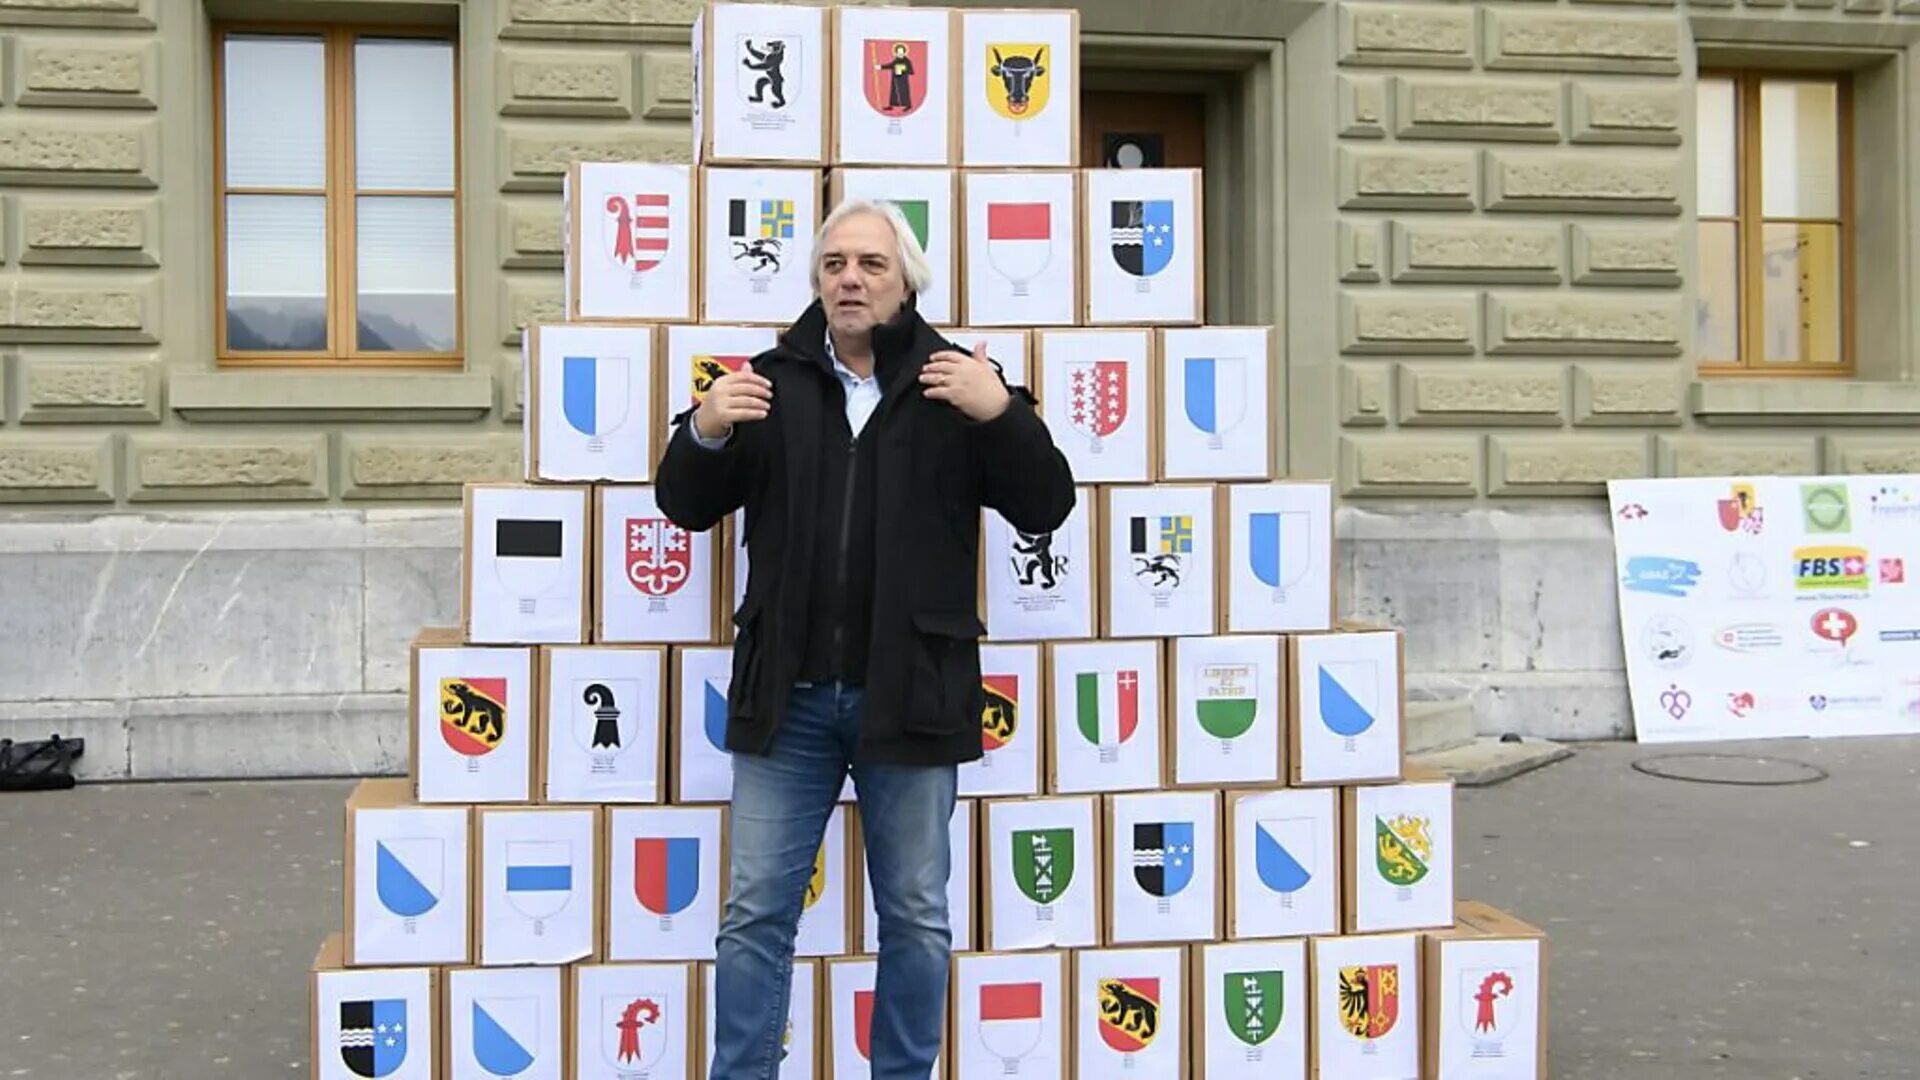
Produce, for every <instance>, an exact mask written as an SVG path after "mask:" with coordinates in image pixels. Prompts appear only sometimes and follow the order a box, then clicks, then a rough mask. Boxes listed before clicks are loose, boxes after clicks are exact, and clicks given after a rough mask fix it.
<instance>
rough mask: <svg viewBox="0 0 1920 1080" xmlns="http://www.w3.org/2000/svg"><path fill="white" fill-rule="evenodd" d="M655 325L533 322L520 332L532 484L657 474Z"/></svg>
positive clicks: (525, 448)
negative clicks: (569, 324) (521, 334)
mask: <svg viewBox="0 0 1920 1080" xmlns="http://www.w3.org/2000/svg"><path fill="white" fill-rule="evenodd" d="M653 338H654V328H653V327H651V326H587V325H577V326H564V325H553V324H535V325H533V326H529V327H527V329H526V333H525V334H524V335H523V336H522V337H521V377H522V380H523V382H524V384H525V385H524V387H523V393H524V394H525V396H526V417H525V421H524V423H523V424H522V434H521V441H522V456H523V457H524V458H525V460H526V476H527V479H528V480H530V481H540V480H553V481H589V480H605V481H627V482H644V481H647V480H651V479H652V478H653V463H654V460H655V459H656V458H658V457H659V454H660V448H661V443H660V442H659V439H658V434H657V430H656V428H655V425H654V423H653V420H654V413H655V409H654V404H653V399H654V397H655V395H656V394H657V393H658V388H657V387H656V386H655V383H656V382H658V377H657V376H656V374H655V365H654V363H653Z"/></svg>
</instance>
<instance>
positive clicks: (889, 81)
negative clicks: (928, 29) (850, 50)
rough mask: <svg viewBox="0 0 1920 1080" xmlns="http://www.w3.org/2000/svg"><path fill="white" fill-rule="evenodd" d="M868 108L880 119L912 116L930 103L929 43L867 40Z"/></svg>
mask: <svg viewBox="0 0 1920 1080" xmlns="http://www.w3.org/2000/svg"><path fill="white" fill-rule="evenodd" d="M861 59H862V60H863V61H864V62H865V64H866V69H867V71H866V78H865V79H863V80H862V83H863V84H864V85H865V86H866V90H867V104H869V105H871V106H873V111H874V112H877V113H879V114H880V115H881V116H888V117H901V116H911V115H913V114H914V113H915V112H917V111H918V110H919V108H920V106H921V104H922V103H923V102H925V101H926V100H927V43H926V42H924V41H895V40H890V39H884V38H868V39H867V42H866V48H865V50H864V55H863V56H862V58H861Z"/></svg>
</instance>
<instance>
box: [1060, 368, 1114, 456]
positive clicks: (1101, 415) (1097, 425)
mask: <svg viewBox="0 0 1920 1080" xmlns="http://www.w3.org/2000/svg"><path fill="white" fill-rule="evenodd" d="M1068 370H1069V374H1068V382H1067V392H1068V393H1069V394H1070V395H1071V396H1072V403H1071V405H1070V406H1069V409H1068V414H1067V416H1068V419H1069V421H1071V423H1072V424H1073V427H1074V430H1076V431H1079V432H1081V433H1083V434H1086V435H1088V436H1091V437H1093V438H1096V439H1103V438H1106V437H1107V436H1109V435H1111V434H1113V433H1114V432H1116V431H1118V430H1120V425H1122V424H1124V423H1126V420H1127V362H1126V361H1125V360H1087V361H1080V362H1076V363H1073V364H1070V365H1068Z"/></svg>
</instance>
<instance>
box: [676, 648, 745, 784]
mask: <svg viewBox="0 0 1920 1080" xmlns="http://www.w3.org/2000/svg"><path fill="white" fill-rule="evenodd" d="M676 655H677V657H678V659H679V669H678V677H679V679H680V685H679V687H677V688H676V692H675V694H674V700H675V701H676V702H677V703H678V705H679V711H678V713H677V714H676V715H675V717H674V724H675V729H676V733H677V757H676V759H675V761H674V763H673V765H674V800H673V801H675V802H686V803H692V802H727V801H729V800H731V799H732V798H733V755H731V754H729V753H728V752H727V691H728V689H729V688H730V687H731V686H732V685H733V650H732V649H730V648H727V647H725V646H718V647H708V648H690V649H679V650H676Z"/></svg>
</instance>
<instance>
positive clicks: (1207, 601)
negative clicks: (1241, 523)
mask: <svg viewBox="0 0 1920 1080" xmlns="http://www.w3.org/2000/svg"><path fill="white" fill-rule="evenodd" d="M1214 505H1215V499H1214V491H1213V487H1212V485H1205V486H1201V485H1177V484H1167V485H1157V486H1153V487H1128V488H1110V489H1108V491H1107V524H1106V528H1107V547H1106V554H1107V574H1106V579H1105V580H1106V591H1107V596H1106V601H1107V632H1108V634H1109V635H1110V636H1112V637H1117V638H1123V637H1171V636H1177V635H1197V634H1211V633H1213V632H1214V630H1215V629H1216V627H1215V625H1214V599H1215V596H1216V594H1217V592H1218V589H1217V587H1216V581H1215V576H1214V574H1215V571H1214V563H1215V561H1216V559H1215V556H1214V553H1215V551H1217V550H1218V545H1217V544H1216V543H1215V533H1214V529H1213V511H1214Z"/></svg>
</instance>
